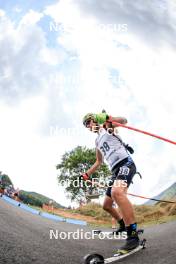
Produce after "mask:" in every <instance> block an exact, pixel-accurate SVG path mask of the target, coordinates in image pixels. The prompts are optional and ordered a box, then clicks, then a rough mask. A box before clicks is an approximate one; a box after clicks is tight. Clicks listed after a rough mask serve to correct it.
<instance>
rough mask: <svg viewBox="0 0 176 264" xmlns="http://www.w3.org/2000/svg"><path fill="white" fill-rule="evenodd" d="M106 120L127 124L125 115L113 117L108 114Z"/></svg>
mask: <svg viewBox="0 0 176 264" xmlns="http://www.w3.org/2000/svg"><path fill="white" fill-rule="evenodd" d="M107 122H112V123H113V122H117V123H120V124H123V125H125V124H127V119H126V118H125V117H113V116H109V118H108V120H107Z"/></svg>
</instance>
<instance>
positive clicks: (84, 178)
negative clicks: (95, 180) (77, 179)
mask: <svg viewBox="0 0 176 264" xmlns="http://www.w3.org/2000/svg"><path fill="white" fill-rule="evenodd" d="M82 179H83V180H84V181H87V180H89V175H88V174H87V173H84V174H82Z"/></svg>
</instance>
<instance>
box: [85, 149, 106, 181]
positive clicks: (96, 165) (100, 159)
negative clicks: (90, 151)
mask: <svg viewBox="0 0 176 264" xmlns="http://www.w3.org/2000/svg"><path fill="white" fill-rule="evenodd" d="M102 162H103V157H102V155H101V152H100V151H99V150H98V149H96V161H95V163H94V164H93V166H92V167H91V168H90V169H89V170H88V171H87V175H88V176H90V175H91V174H93V173H94V172H95V171H96V170H97V169H98V168H99V166H100V165H101V164H102Z"/></svg>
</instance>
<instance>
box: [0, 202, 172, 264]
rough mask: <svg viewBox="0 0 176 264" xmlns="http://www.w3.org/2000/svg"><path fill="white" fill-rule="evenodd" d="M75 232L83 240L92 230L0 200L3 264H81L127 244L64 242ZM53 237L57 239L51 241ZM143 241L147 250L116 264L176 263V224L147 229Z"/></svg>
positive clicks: (68, 240)
mask: <svg viewBox="0 0 176 264" xmlns="http://www.w3.org/2000/svg"><path fill="white" fill-rule="evenodd" d="M51 230H53V233H52V231H51ZM74 231H75V232H77V234H78V232H79V235H80V238H81V235H82V236H85V232H91V228H89V227H85V226H84V227H83V226H79V225H72V224H68V223H63V222H54V221H52V220H48V219H45V218H42V217H41V216H38V215H33V214H31V213H29V212H26V211H23V210H22V209H20V208H19V207H15V206H13V205H10V204H8V203H7V202H5V201H3V200H2V199H0V264H3V263H7V264H10V263H13V264H31V263H35V264H79V263H80V264H81V263H83V262H82V259H83V256H84V255H86V254H87V253H91V252H97V253H100V254H103V255H104V256H105V257H107V256H111V255H112V252H113V251H114V250H115V249H116V248H118V247H119V246H120V245H122V243H124V242H123V241H119V240H109V239H102V240H101V239H98V238H95V239H73V237H72V234H70V239H63V238H64V235H65V234H64V233H61V232H66V235H67V237H68V236H69V233H68V232H74ZM53 234H54V235H55V237H54V236H52V239H50V235H53ZM61 234H62V236H61ZM56 235H58V237H57V236H56ZM75 235H76V233H75ZM143 237H145V238H146V239H147V244H146V247H147V248H146V249H145V250H141V251H140V252H137V253H136V254H133V255H132V256H129V257H127V258H126V259H123V260H121V261H120V262H117V263H123V264H126V263H128V264H129V263H130V264H151V263H153V264H174V263H176V221H174V222H170V223H165V224H162V225H156V226H153V227H149V228H146V229H145V234H144V235H143ZM75 238H77V237H75Z"/></svg>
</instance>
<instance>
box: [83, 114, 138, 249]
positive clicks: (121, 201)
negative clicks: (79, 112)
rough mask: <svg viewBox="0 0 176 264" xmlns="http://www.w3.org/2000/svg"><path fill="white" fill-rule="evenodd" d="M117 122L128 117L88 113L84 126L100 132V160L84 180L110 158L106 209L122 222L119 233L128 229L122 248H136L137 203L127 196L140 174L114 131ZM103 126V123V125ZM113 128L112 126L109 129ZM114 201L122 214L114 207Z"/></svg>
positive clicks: (98, 153) (104, 206)
mask: <svg viewBox="0 0 176 264" xmlns="http://www.w3.org/2000/svg"><path fill="white" fill-rule="evenodd" d="M113 121H114V122H118V123H121V124H126V123H127V120H126V118H123V117H111V116H108V115H107V114H106V113H101V114H92V113H89V114H87V115H85V116H84V118H83V125H84V126H85V127H86V128H88V129H89V130H90V131H92V132H95V133H97V138H96V141H95V145H96V161H95V163H94V164H93V166H92V167H91V168H90V169H88V170H87V172H86V173H84V174H83V179H84V180H85V181H86V180H89V179H90V176H91V174H93V173H94V172H95V171H96V170H97V169H98V167H99V166H100V165H101V164H102V162H103V161H104V159H105V160H106V162H107V163H108V165H109V167H110V169H111V172H112V177H111V180H110V184H109V186H108V188H107V190H106V196H105V199H104V204H103V209H104V210H106V211H107V212H108V213H110V214H111V216H112V217H114V218H115V219H116V220H117V222H118V223H119V229H118V230H117V231H116V234H119V233H121V232H124V231H126V232H127V239H126V243H125V245H124V246H123V247H122V248H121V249H124V250H132V249H134V248H136V247H137V246H138V245H139V237H138V233H137V223H136V221H135V216H134V210H133V206H132V204H131V202H130V201H129V199H128V197H127V189H128V187H129V185H130V183H131V182H132V178H133V176H134V175H135V174H136V166H135V164H134V162H133V160H132V158H131V156H130V154H129V153H128V151H127V147H126V145H125V144H124V143H123V141H122V139H121V138H120V137H119V135H116V134H115V133H114V132H113V129H114V127H115V126H114V125H113ZM100 125H103V127H102V126H100ZM109 127H111V128H112V129H111V130H109V129H107V128H109ZM110 131H111V133H110ZM114 201H115V202H116V204H117V205H118V207H119V209H120V212H121V213H120V212H118V211H117V210H116V209H115V208H114V207H113V202H114Z"/></svg>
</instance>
